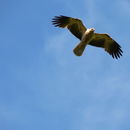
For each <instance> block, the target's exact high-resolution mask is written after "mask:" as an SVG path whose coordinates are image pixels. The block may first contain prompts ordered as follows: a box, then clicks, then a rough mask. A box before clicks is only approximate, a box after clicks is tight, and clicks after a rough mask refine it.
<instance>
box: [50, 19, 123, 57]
mask: <svg viewBox="0 0 130 130" xmlns="http://www.w3.org/2000/svg"><path fill="white" fill-rule="evenodd" d="M52 22H53V24H54V25H55V26H56V27H61V28H68V29H69V31H70V32H71V33H72V34H73V35H74V36H75V37H77V38H78V39H79V40H80V43H79V44H78V45H77V46H76V47H75V48H74V50H73V52H74V53H75V55H77V56H81V55H82V53H83V51H84V49H85V47H86V46H87V45H92V46H95V47H101V48H104V49H105V51H107V52H108V53H109V54H110V55H111V56H112V57H113V58H116V59H118V58H120V56H122V53H123V51H122V50H121V47H120V45H119V44H118V43H117V42H116V41H115V40H113V39H112V38H111V37H110V36H109V35H108V34H99V33H95V29H93V28H90V29H87V28H86V27H85V26H84V25H83V23H82V21H81V20H79V19H76V18H71V17H67V16H56V17H55V18H53V21H52Z"/></svg>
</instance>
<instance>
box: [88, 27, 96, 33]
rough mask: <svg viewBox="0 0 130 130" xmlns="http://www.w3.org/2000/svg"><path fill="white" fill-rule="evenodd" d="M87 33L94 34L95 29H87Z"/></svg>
mask: <svg viewBox="0 0 130 130" xmlns="http://www.w3.org/2000/svg"><path fill="white" fill-rule="evenodd" d="M87 31H88V32H94V31H95V29H94V28H89V29H87Z"/></svg>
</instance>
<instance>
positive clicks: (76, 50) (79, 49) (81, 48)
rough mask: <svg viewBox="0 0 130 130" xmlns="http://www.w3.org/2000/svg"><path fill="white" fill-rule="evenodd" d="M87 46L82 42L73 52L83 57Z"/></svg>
mask: <svg viewBox="0 0 130 130" xmlns="http://www.w3.org/2000/svg"><path fill="white" fill-rule="evenodd" d="M86 45H87V44H85V43H84V42H80V43H79V44H78V45H77V46H76V47H75V48H74V49H73V52H74V54H75V55H76V56H81V55H82V54H83V52H84V50H85V47H86Z"/></svg>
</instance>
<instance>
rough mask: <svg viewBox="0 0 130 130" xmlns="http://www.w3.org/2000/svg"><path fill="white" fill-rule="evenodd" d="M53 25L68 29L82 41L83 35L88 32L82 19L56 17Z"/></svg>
mask: <svg viewBox="0 0 130 130" xmlns="http://www.w3.org/2000/svg"><path fill="white" fill-rule="evenodd" d="M52 24H53V25H54V26H55V27H60V28H68V29H69V31H70V32H71V33H72V34H73V35H74V36H76V37H77V38H78V39H80V40H81V38H82V35H83V34H84V32H85V31H86V27H85V26H84V25H83V23H82V21H81V20H80V19H77V18H72V17H67V16H63V15H60V16H55V17H54V18H53V19H52Z"/></svg>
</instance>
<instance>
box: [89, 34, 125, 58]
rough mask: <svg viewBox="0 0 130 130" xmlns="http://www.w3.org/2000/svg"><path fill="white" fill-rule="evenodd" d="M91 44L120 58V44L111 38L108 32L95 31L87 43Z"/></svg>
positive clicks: (113, 56)
mask: <svg viewBox="0 0 130 130" xmlns="http://www.w3.org/2000/svg"><path fill="white" fill-rule="evenodd" d="M89 44H90V45H92V46H96V47H101V48H104V50H105V51H106V52H108V53H109V54H110V55H111V56H112V58H116V59H118V58H120V57H121V56H122V53H123V51H122V49H121V46H120V45H119V44H118V43H117V42H116V41H115V40H113V39H112V38H111V37H110V36H109V35H108V34H100V33H95V35H94V38H93V39H92V41H91V42H90V43H89Z"/></svg>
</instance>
